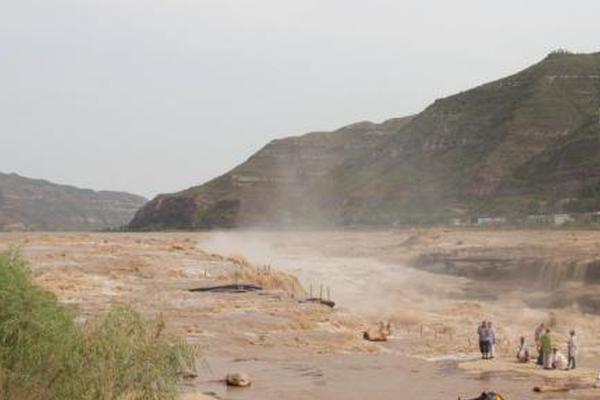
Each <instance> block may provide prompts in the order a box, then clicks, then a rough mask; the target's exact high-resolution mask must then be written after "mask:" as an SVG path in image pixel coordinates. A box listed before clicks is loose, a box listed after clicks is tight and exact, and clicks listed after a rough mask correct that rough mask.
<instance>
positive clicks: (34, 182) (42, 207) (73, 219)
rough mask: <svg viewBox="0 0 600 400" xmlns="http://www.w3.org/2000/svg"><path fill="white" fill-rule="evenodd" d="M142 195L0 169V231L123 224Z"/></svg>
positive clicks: (110, 226) (100, 226)
mask: <svg viewBox="0 0 600 400" xmlns="http://www.w3.org/2000/svg"><path fill="white" fill-rule="evenodd" d="M145 202H146V199H144V198H143V197H141V196H136V195H132V194H128V193H119V192H109V191H99V192H95V191H93V190H87V189H79V188H76V187H73V186H64V185H57V184H54V183H50V182H48V181H44V180H38V179H30V178H25V177H22V176H19V175H17V174H3V173H0V231H11V230H39V231H42V230H43V231H73V230H99V229H107V228H118V227H121V226H123V225H126V224H127V222H128V221H130V220H131V218H132V217H133V215H134V213H135V212H136V210H137V209H139V208H140V207H141V206H142V205H143V204H144V203H145Z"/></svg>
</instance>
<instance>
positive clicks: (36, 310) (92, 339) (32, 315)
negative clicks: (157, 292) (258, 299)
mask: <svg viewBox="0 0 600 400" xmlns="http://www.w3.org/2000/svg"><path fill="white" fill-rule="evenodd" d="M163 329H164V322H163V320H162V318H158V319H157V320H156V321H146V320H145V319H143V318H142V317H141V316H140V315H139V314H138V313H136V312H135V311H134V310H133V309H131V308H130V307H129V306H125V305H116V306H113V307H112V308H111V310H110V311H109V312H108V313H107V314H106V315H104V316H100V317H98V318H96V319H94V320H91V321H88V322H87V323H86V324H85V325H80V324H77V323H76V322H75V310H73V309H71V308H69V307H67V306H65V305H63V304H60V303H59V302H58V301H57V299H56V297H55V296H54V295H52V294H51V293H50V292H48V291H46V290H44V289H42V288H39V287H36V286H35V285H33V284H32V283H31V280H30V273H29V271H28V269H27V266H26V264H25V263H24V261H23V260H22V258H20V257H19V256H18V255H17V254H16V253H14V252H11V253H5V254H0V400H8V399H27V400H38V399H39V400H54V399H61V400H62V399H65V400H67V399H69V400H70V399H83V400H86V399H94V400H108V399H119V400H121V399H122V400H125V399H127V400H137V399H140V400H141V399H156V400H160V399H173V398H175V395H176V386H177V384H178V382H179V381H180V379H181V372H182V371H184V370H185V371H193V370H194V365H195V350H194V348H192V347H190V346H188V345H187V344H185V343H184V342H183V341H182V340H179V339H176V338H172V337H169V336H166V335H165V334H164V332H163Z"/></svg>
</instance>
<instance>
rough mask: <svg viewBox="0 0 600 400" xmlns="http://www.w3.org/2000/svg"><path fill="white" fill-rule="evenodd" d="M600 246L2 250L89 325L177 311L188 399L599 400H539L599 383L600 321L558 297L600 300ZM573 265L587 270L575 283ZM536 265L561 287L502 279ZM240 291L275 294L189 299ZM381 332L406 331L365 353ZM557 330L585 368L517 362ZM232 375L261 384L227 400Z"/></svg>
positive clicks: (161, 245)
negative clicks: (17, 253)
mask: <svg viewBox="0 0 600 400" xmlns="http://www.w3.org/2000/svg"><path fill="white" fill-rule="evenodd" d="M597 243H600V234H597V233H595V232H586V231H581V232H574V231H566V232H560V231H539V232H536V231H513V232H508V231H490V232H484V231H472V230H447V229H434V230H386V231H347V232H258V231H246V232H213V233H143V234H129V233H127V234H113V233H111V234H87V233H84V234H78V233H73V234H50V233H49V234H43V233H19V234H0V248H8V247H9V246H11V245H18V246H19V247H20V249H21V251H22V253H23V254H24V255H25V257H26V258H27V259H28V261H29V263H30V265H31V267H32V270H33V271H34V274H35V277H36V278H35V279H36V281H37V282H38V283H40V284H41V285H44V286H45V287H47V288H49V289H50V290H52V291H53V292H54V293H56V294H57V296H58V297H59V299H61V300H62V301H65V302H68V303H71V304H76V305H77V306H78V307H79V309H80V313H81V318H82V320H85V319H86V318H88V317H90V316H92V315H94V314H97V313H99V312H102V311H103V310H106V309H107V307H109V306H110V304H112V303H114V302H127V303H131V304H133V305H134V306H135V307H137V308H138V309H140V310H141V311H142V312H144V313H145V314H147V315H148V316H149V317H152V316H153V315H156V314H157V313H159V312H161V313H163V314H164V315H165V316H166V318H167V326H168V329H169V331H170V332H172V333H174V334H178V335H183V336H185V337H186V338H187V339H188V340H189V341H190V343H193V344H196V345H198V346H199V351H200V354H201V361H200V362H199V364H198V368H199V377H198V378H197V379H195V380H192V381H189V382H187V383H186V385H184V387H183V389H184V390H185V391H201V392H213V393H215V394H216V395H217V396H219V397H221V398H225V399H338V398H339V399H365V398H368V399H382V400H386V399H456V398H457V397H458V396H459V395H460V396H463V398H464V397H467V398H468V396H474V395H475V394H477V393H480V392H481V391H483V390H496V391H498V392H500V393H502V394H504V395H505V398H506V399H507V400H510V399H589V398H598V393H597V392H596V390H595V389H586V390H574V391H571V392H568V393H561V394H534V393H533V392H532V388H533V386H535V385H555V386H556V385H559V386H560V385H569V384H576V385H585V386H589V387H591V385H592V384H593V383H594V381H595V378H596V374H597V370H596V368H597V367H598V366H600V337H599V335H598V334H597V332H600V317H598V315H597V314H595V313H593V312H592V313H590V312H587V311H588V310H590V308H587V309H582V308H581V307H580V306H579V305H578V304H577V303H576V302H575V301H574V302H573V303H572V304H571V303H569V302H566V303H565V301H562V303H561V307H554V306H552V304H554V303H550V302H547V300H546V299H548V298H552V297H553V296H554V297H560V298H561V299H562V300H564V299H569V301H570V299H571V297H570V296H572V297H573V298H574V299H578V297H577V296H578V295H579V294H581V293H585V294H586V296H587V295H588V294H589V293H592V294H593V293H594V292H595V291H596V287H595V286H594V285H595V284H596V283H595V282H594V281H586V280H585V279H584V278H585V277H587V276H591V277H593V276H594V274H590V271H592V270H590V268H591V267H588V265H593V262H594V260H596V259H600V254H598V253H599V250H598V246H597ZM430 254H435V259H436V260H437V261H436V262H438V263H439V262H440V261H439V260H444V259H445V258H444V257H448V259H450V260H451V261H452V262H453V263H454V262H455V261H454V260H457V259H459V260H460V263H461V264H460V265H458V266H457V264H452V263H446V264H443V265H442V267H443V268H440V267H439V266H438V265H437V264H436V265H434V266H428V265H425V266H424V267H422V265H421V264H419V262H417V261H418V260H421V259H422V256H423V255H430ZM230 256H231V257H230ZM240 256H243V257H245V258H246V259H248V260H249V261H250V263H248V264H247V265H246V264H245V262H242V263H240V262H239V261H238V260H240V259H242V258H241V257H240ZM548 260H550V261H548ZM573 264H577V265H578V267H577V270H578V271H584V272H583V273H581V272H578V273H577V274H570V275H569V272H568V271H569V268H571V266H572V265H573ZM522 265H523V266H532V267H531V268H533V267H535V268H538V266H539V265H541V267H540V271H549V273H550V274H551V275H552V279H544V277H543V276H541V277H539V279H540V282H546V281H549V282H551V287H550V286H544V285H540V284H539V283H540V282H537V280H538V275H536V274H538V272H536V271H537V270H535V271H533V272H535V273H533V272H531V271H529V272H528V274H526V276H527V278H524V279H523V280H522V281H521V282H514V281H511V280H502V279H498V278H497V277H494V276H495V275H494V274H495V273H496V272H497V271H496V272H494V271H495V269H496V268H497V267H498V266H500V267H501V268H504V269H505V270H506V271H508V272H509V274H508V275H512V274H515V271H516V274H517V275H518V272H519V268H521V266H522ZM554 266H556V268H558V269H559V271H558V272H556V271H554V270H553V269H552V268H554ZM473 268H475V269H477V270H478V271H477V275H476V276H470V271H471V269H473ZM528 268H529V267H528ZM271 270H272V271H283V272H284V274H283V275H281V274H280V275H281V276H280V275H278V272H270V271H271ZM252 271H255V273H254V272H252ZM265 271H266V272H265ZM490 271H491V273H492V274H491V275H490ZM565 271H566V272H565ZM592 272H593V271H592ZM285 273H289V274H291V275H293V276H296V277H297V278H298V280H299V281H300V283H301V284H302V285H303V286H304V288H305V289H306V290H307V291H311V288H312V294H313V296H318V295H319V294H320V293H321V294H322V295H323V296H325V297H326V296H327V295H328V294H329V295H330V296H331V299H332V300H334V301H335V302H336V303H337V304H336V307H335V309H334V310H331V309H329V308H327V307H324V306H318V305H311V304H304V303H302V302H299V301H298V300H299V299H301V298H302V296H303V295H302V294H299V293H295V292H294V293H292V292H290V290H291V291H295V289H294V288H295V285H296V284H295V283H294V280H293V279H292V278H290V276H291V275H290V276H288V275H285ZM240 274H241V275H240ZM490 276H492V277H493V278H490ZM532 276H533V277H534V278H532ZM557 277H558V278H557ZM569 277H572V278H573V279H571V278H569ZM579 277H581V281H578V280H577V279H579ZM234 279H235V280H236V281H237V280H239V279H246V280H249V281H252V282H259V283H261V284H265V285H267V288H268V290H266V291H265V292H264V293H259V294H252V293H247V294H212V293H191V292H188V289H190V288H193V287H202V286H207V285H209V286H210V285H214V284H220V283H230V282H232V281H233V280H234ZM562 280H564V281H565V282H564V284H563V282H562ZM540 299H541V300H540ZM483 319H487V320H492V321H494V324H495V326H496V329H497V335H498V344H497V350H498V357H497V359H496V360H493V361H485V362H484V361H481V360H480V359H479V354H478V353H477V345H476V335H475V331H476V328H477V324H478V322H479V321H481V320H483ZM379 321H391V322H392V324H393V326H394V330H393V335H392V336H391V338H390V340H389V341H388V342H385V343H370V342H366V341H364V340H363V339H362V335H361V333H362V331H363V330H364V329H365V328H366V327H368V326H370V325H371V324H375V323H377V322H379ZM542 321H545V322H548V323H552V326H553V338H554V341H555V343H556V345H557V347H559V348H561V349H563V348H564V342H565V340H566V333H567V332H568V330H569V329H576V330H577V331H578V334H579V336H580V341H581V345H582V350H583V351H582V356H581V358H580V360H579V365H580V368H579V369H577V370H575V371H542V370H540V369H538V368H537V367H535V366H534V365H532V364H529V365H520V364H517V363H515V362H514V360H513V358H514V350H515V347H516V342H517V340H518V338H519V337H520V336H525V337H527V338H529V337H531V336H532V334H533V330H534V329H535V327H536V326H537V324H538V323H539V322H542ZM229 371H245V372H247V373H249V374H250V376H251V377H252V380H253V384H252V386H251V387H250V388H246V389H231V388H227V387H226V386H225V385H224V384H223V382H222V379H223V377H224V375H225V374H226V373H227V372H229Z"/></svg>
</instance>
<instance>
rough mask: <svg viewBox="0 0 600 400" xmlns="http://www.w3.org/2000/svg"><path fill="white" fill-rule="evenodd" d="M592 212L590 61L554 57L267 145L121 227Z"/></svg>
mask: <svg viewBox="0 0 600 400" xmlns="http://www.w3.org/2000/svg"><path fill="white" fill-rule="evenodd" d="M594 210H600V53H593V54H570V53H565V52H557V53H552V54H550V55H548V56H547V57H546V58H544V59H543V60H542V61H541V62H539V63H537V64H535V65H533V66H531V67H529V68H527V69H525V70H523V71H521V72H519V73H517V74H514V75H511V76H509V77H506V78H503V79H500V80H497V81H494V82H491V83H488V84H484V85H481V86H478V87H476V88H473V89H470V90H467V91H465V92H461V93H458V94H456V95H453V96H449V97H446V98H443V99H439V100H436V101H435V102H434V103H433V104H432V105H430V106H429V107H427V108H426V109H425V110H424V111H423V112H421V113H419V114H417V115H415V116H411V117H407V118H400V119H393V120H390V121H386V122H384V123H382V124H373V123H368V122H364V123H358V124H354V125H350V126H348V127H344V128H341V129H339V130H337V131H334V132H319V133H311V134H307V135H304V136H300V137H292V138H286V139H280V140H275V141H273V142H271V143H269V144H268V145H267V146H265V147H264V148H263V149H261V150H260V151H258V152H257V153H256V154H254V155H253V156H252V157H250V159H248V160H247V161H246V162H244V163H242V164H241V165H239V166H237V167H235V168H234V169H233V170H232V171H230V172H228V173H227V174H225V175H223V176H221V177H219V178H216V179H214V180H212V181H210V182H208V183H206V184H204V185H200V186H197V187H193V188H190V189H187V190H184V191H182V192H178V193H174V194H169V195H161V196H158V197H157V198H155V199H154V200H152V201H151V202H149V203H148V204H146V206H144V207H143V208H142V209H141V210H140V211H139V212H138V213H137V214H136V216H135V218H134V219H133V220H132V222H131V224H130V227H131V228H132V229H164V228H167V229H168V228H185V229H195V228H218V227H233V226H253V225H285V226H303V225H315V224H317V225H371V224H376V225H391V224H396V223H439V222H447V221H448V220H449V219H451V218H468V217H470V216H498V215H501V216H506V217H508V218H521V217H522V216H524V215H528V214H539V213H551V212H584V211H594Z"/></svg>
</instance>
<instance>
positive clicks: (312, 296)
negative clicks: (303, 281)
mask: <svg viewBox="0 0 600 400" xmlns="http://www.w3.org/2000/svg"><path fill="white" fill-rule="evenodd" d="M312 297H313V295H312V283H311V284H310V296H309V298H311V299H312Z"/></svg>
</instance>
